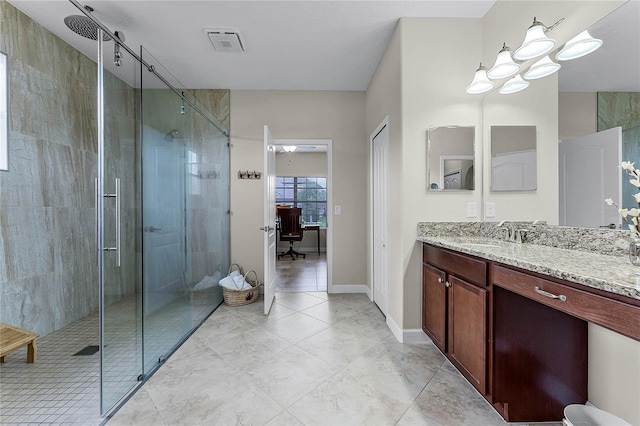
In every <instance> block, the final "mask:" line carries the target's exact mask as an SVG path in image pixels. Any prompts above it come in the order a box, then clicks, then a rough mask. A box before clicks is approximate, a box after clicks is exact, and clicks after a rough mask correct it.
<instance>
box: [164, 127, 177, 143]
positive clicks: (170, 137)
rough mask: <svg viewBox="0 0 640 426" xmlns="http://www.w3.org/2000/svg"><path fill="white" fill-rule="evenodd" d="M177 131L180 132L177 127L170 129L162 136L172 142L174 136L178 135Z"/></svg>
mask: <svg viewBox="0 0 640 426" xmlns="http://www.w3.org/2000/svg"><path fill="white" fill-rule="evenodd" d="M178 133H180V132H179V131H178V129H171V130H169V131H168V132H167V133H166V134H165V135H164V138H165V139H166V140H168V141H171V142H173V141H174V140H175V138H177V137H178Z"/></svg>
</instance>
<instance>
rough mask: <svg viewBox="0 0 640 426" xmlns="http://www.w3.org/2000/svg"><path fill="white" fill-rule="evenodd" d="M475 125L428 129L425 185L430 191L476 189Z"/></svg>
mask: <svg viewBox="0 0 640 426" xmlns="http://www.w3.org/2000/svg"><path fill="white" fill-rule="evenodd" d="M474 135H475V127H474V126H430V127H429V131H428V133H427V139H428V146H427V179H428V182H427V185H428V189H429V190H431V191H443V190H473V189H474V188H475V179H474V173H475V167H474V160H473V159H474V154H473V153H474V145H473V144H474Z"/></svg>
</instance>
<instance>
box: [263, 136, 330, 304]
mask: <svg viewBox="0 0 640 426" xmlns="http://www.w3.org/2000/svg"><path fill="white" fill-rule="evenodd" d="M274 143H275V144H276V145H316V146H317V145H324V146H326V147H327V293H333V139H274ZM276 169H277V168H276ZM276 174H277V170H276Z"/></svg>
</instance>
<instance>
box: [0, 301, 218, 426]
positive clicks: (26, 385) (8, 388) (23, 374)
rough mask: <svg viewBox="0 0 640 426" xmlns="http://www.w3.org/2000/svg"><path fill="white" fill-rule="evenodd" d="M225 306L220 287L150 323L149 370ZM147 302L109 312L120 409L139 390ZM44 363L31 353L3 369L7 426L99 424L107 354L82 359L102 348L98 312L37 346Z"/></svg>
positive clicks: (112, 377) (1, 408)
mask: <svg viewBox="0 0 640 426" xmlns="http://www.w3.org/2000/svg"><path fill="white" fill-rule="evenodd" d="M221 300H222V294H221V291H219V289H217V290H216V289H211V290H207V291H205V290H203V291H201V292H194V293H193V294H191V296H190V298H189V299H186V298H177V299H176V300H174V301H173V302H172V303H169V304H167V305H166V306H164V307H163V308H161V309H160V310H158V311H156V312H155V313H154V314H152V315H150V316H148V317H147V318H146V319H145V325H146V330H147V335H146V336H147V344H146V354H147V359H148V361H149V362H148V365H152V364H154V363H155V360H157V359H158V356H159V355H164V354H165V353H166V352H167V351H169V350H170V349H171V347H172V345H173V344H174V343H175V342H177V341H178V340H180V339H181V338H182V336H184V334H185V333H186V332H187V331H188V330H190V329H191V328H192V327H194V326H197V325H198V324H200V322H202V320H203V319H204V318H206V316H207V315H208V314H209V313H210V312H211V309H212V306H214V305H217V304H218V303H219V302H220V301H221ZM139 311H140V301H139V298H137V297H136V296H130V297H125V298H123V299H121V300H120V301H118V302H116V303H113V304H111V305H109V307H108V310H107V313H106V314H105V322H106V324H105V330H108V331H105V334H107V335H106V336H105V358H106V359H107V364H106V365H105V369H104V376H103V380H104V396H105V401H106V406H110V405H112V404H113V403H114V402H116V401H117V400H118V399H119V398H120V397H121V396H122V395H124V394H125V393H126V392H127V391H128V390H129V389H130V388H132V387H133V386H134V385H136V384H137V377H138V375H139V374H140V373H141V369H142V359H141V349H140V345H141V343H142V341H141V339H142V335H141V328H140V327H141V323H140V321H139V318H138V321H137V322H136V320H135V317H136V316H139ZM37 345H38V359H37V362H36V363H34V364H27V363H26V362H25V360H26V350H25V349H21V350H18V351H15V352H12V353H11V354H9V355H8V356H7V360H6V362H5V363H4V364H0V425H26V424H38V425H42V424H47V425H49V424H52V425H54V424H55V425H71V424H73V425H99V424H100V423H102V422H103V419H101V418H100V353H99V352H96V353H94V354H92V355H83V356H74V354H75V353H77V352H78V351H80V350H81V349H83V348H85V347H86V346H90V345H92V346H98V345H99V335H98V313H97V312H96V313H94V314H92V315H89V316H87V317H85V318H82V319H80V320H78V321H75V322H74V323H72V324H69V325H67V326H65V327H63V328H62V329H60V330H57V331H55V332H53V333H50V334H48V335H46V336H43V337H41V338H39V339H38V340H37Z"/></svg>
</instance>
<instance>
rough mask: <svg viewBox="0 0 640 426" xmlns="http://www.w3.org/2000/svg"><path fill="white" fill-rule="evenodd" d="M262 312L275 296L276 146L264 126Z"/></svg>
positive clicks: (266, 127) (269, 305)
mask: <svg viewBox="0 0 640 426" xmlns="http://www.w3.org/2000/svg"><path fill="white" fill-rule="evenodd" d="M262 229H263V231H264V314H265V315H267V314H269V311H270V310H271V305H272V304H273V299H275V297H276V147H275V144H274V142H273V138H272V137H271V132H270V131H269V126H264V227H263V228H262Z"/></svg>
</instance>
